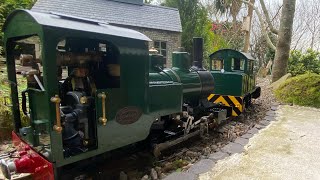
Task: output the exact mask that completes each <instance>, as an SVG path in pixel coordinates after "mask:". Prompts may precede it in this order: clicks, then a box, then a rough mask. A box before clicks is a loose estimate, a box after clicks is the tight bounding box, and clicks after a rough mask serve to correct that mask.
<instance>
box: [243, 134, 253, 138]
mask: <svg viewBox="0 0 320 180" xmlns="http://www.w3.org/2000/svg"><path fill="white" fill-rule="evenodd" d="M253 135H254V134H250V133H247V134H244V135H242V136H241V137H242V138H244V139H250V138H252V137H253Z"/></svg>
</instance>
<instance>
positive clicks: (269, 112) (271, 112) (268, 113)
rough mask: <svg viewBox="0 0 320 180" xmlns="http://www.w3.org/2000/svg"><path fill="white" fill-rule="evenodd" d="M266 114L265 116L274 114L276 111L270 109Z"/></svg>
mask: <svg viewBox="0 0 320 180" xmlns="http://www.w3.org/2000/svg"><path fill="white" fill-rule="evenodd" d="M266 115H267V116H275V115H276V113H275V112H274V111H272V110H270V111H268V112H267V113H266Z"/></svg>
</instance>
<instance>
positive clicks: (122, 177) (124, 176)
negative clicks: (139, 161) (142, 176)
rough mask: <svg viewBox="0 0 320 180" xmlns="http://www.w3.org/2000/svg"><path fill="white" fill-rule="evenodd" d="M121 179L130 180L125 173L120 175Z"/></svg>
mask: <svg viewBox="0 0 320 180" xmlns="http://www.w3.org/2000/svg"><path fill="white" fill-rule="evenodd" d="M119 179H120V180H127V179H128V175H127V174H126V173H125V172H123V171H121V172H120V175H119Z"/></svg>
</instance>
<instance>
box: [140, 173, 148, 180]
mask: <svg viewBox="0 0 320 180" xmlns="http://www.w3.org/2000/svg"><path fill="white" fill-rule="evenodd" d="M148 179H149V176H148V175H147V174H146V175H144V176H143V177H142V178H141V180H148Z"/></svg>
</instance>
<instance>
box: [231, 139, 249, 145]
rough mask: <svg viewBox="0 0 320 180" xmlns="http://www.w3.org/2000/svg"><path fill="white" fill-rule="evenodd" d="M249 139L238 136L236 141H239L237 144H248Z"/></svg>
mask: <svg viewBox="0 0 320 180" xmlns="http://www.w3.org/2000/svg"><path fill="white" fill-rule="evenodd" d="M248 142H249V140H248V139H245V138H242V137H238V138H237V139H236V140H235V141H234V143H237V144H240V145H242V146H245V145H246V144H248Z"/></svg>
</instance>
